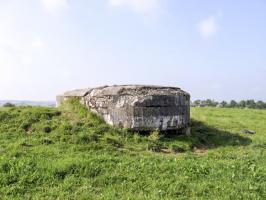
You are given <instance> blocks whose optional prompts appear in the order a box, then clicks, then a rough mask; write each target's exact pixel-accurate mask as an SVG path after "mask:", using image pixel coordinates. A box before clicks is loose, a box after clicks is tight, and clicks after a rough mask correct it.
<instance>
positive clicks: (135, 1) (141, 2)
mask: <svg viewBox="0 0 266 200" xmlns="http://www.w3.org/2000/svg"><path fill="white" fill-rule="evenodd" d="M159 1H160V0H109V4H110V5H111V6H113V7H127V8H129V9H132V10H133V11H135V12H138V13H143V14H150V13H152V12H154V11H155V10H157V9H158V8H159V3H160V2H159Z"/></svg>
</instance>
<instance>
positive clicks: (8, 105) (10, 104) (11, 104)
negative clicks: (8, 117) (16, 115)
mask: <svg viewBox="0 0 266 200" xmlns="http://www.w3.org/2000/svg"><path fill="white" fill-rule="evenodd" d="M3 107H7V108H13V107H16V105H15V104H13V103H5V104H4V105H3Z"/></svg>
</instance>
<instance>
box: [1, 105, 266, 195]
mask: <svg viewBox="0 0 266 200" xmlns="http://www.w3.org/2000/svg"><path fill="white" fill-rule="evenodd" d="M191 112H192V117H193V122H192V136H190V137H188V136H161V135H158V133H157V132H154V133H153V134H152V135H151V136H140V135H138V134H132V133H129V132H127V131H126V130H118V129H114V128H111V127H109V126H107V125H105V124H104V123H103V122H102V121H101V120H99V119H98V118H97V117H95V116H94V115H93V114H91V113H89V112H87V110H86V109H85V108H83V107H82V106H80V105H79V104H78V103H77V102H71V103H68V104H66V105H64V107H62V108H61V110H60V111H59V110H57V109H53V108H41V107H37V108H0V144H1V145H0V198H1V199H12V198H14V199H16V198H17V199H21V198H22V199H30V198H32V199H55V198H58V199H191V198H193V197H199V198H200V199H201V198H202V199H265V198H266V191H265V189H266V167H265V166H266V159H265V147H266V111H259V110H237V109H211V108H193V109H192V111H191ZM244 128H248V129H252V130H256V131H257V134H256V135H244V134H238V133H239V131H240V130H241V129H244Z"/></svg>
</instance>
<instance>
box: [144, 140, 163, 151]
mask: <svg viewBox="0 0 266 200" xmlns="http://www.w3.org/2000/svg"><path fill="white" fill-rule="evenodd" d="M162 147H163V145H162V144H161V143H159V142H149V143H148V146H147V150H149V151H152V152H160V151H161V149H162Z"/></svg>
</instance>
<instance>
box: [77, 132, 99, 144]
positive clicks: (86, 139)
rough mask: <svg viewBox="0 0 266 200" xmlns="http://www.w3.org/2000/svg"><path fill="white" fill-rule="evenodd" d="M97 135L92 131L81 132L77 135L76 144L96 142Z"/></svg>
mask: <svg viewBox="0 0 266 200" xmlns="http://www.w3.org/2000/svg"><path fill="white" fill-rule="evenodd" d="M98 139H99V138H98V135H96V134H94V133H92V134H82V135H81V136H79V137H78V139H77V141H76V143H77V144H88V143H90V142H96V141H98Z"/></svg>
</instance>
